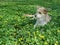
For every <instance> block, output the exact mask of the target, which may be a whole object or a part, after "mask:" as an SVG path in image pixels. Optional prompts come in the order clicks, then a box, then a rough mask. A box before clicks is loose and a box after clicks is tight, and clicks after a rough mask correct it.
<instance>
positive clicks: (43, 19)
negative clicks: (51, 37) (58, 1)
mask: <svg viewBox="0 0 60 45" xmlns="http://www.w3.org/2000/svg"><path fill="white" fill-rule="evenodd" d="M26 16H27V17H33V18H36V23H35V25H34V28H36V27H37V26H44V25H46V24H47V23H48V22H49V21H50V20H51V17H50V16H49V15H48V12H47V10H46V8H44V7H40V6H38V7H37V11H36V14H35V15H29V14H26Z"/></svg>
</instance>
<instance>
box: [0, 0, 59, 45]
mask: <svg viewBox="0 0 60 45" xmlns="http://www.w3.org/2000/svg"><path fill="white" fill-rule="evenodd" d="M59 1H60V0H55V1H53V0H51V1H50V0H46V1H45V0H17V1H16V0H10V1H8V0H4V1H1V2H0V45H59V44H60V2H59ZM53 3H54V4H53ZM37 5H41V6H44V7H46V8H48V9H49V10H48V14H49V15H50V16H51V18H52V20H51V22H49V23H48V24H47V25H45V26H44V28H43V29H45V31H44V32H42V33H41V32H40V30H41V29H39V28H37V29H33V26H34V23H35V20H32V19H30V18H26V17H24V16H23V15H24V14H35V12H36V6H37ZM50 9H51V10H50Z"/></svg>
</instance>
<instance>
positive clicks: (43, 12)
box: [37, 7, 48, 15]
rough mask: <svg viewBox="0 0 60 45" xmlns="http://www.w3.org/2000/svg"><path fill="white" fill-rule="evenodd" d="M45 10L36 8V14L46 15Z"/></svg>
mask: <svg viewBox="0 0 60 45" xmlns="http://www.w3.org/2000/svg"><path fill="white" fill-rule="evenodd" d="M47 12H48V11H47V9H46V8H44V7H37V13H39V14H45V15H46V14H47Z"/></svg>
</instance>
